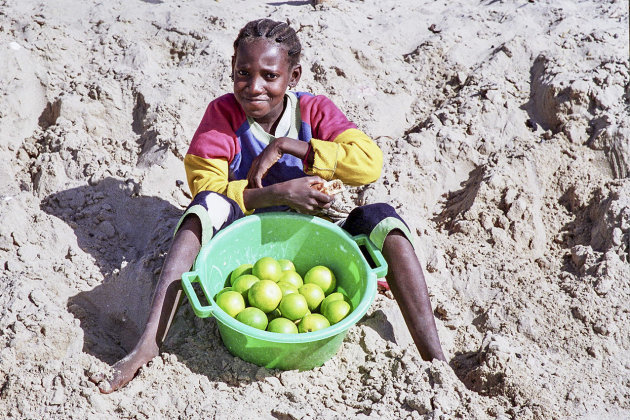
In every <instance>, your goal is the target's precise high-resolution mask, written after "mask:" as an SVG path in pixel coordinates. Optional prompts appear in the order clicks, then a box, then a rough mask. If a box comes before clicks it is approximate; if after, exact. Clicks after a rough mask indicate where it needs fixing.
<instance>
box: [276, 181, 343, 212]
mask: <svg viewBox="0 0 630 420" xmlns="http://www.w3.org/2000/svg"><path fill="white" fill-rule="evenodd" d="M323 182H325V181H324V180H323V179H322V178H320V177H318V176H308V177H302V178H297V179H292V180H290V181H285V182H281V183H278V184H275V185H274V190H275V191H274V192H275V194H276V197H277V199H278V201H279V202H280V203H281V204H283V205H286V206H289V207H291V208H292V209H294V210H297V211H299V212H300V213H306V214H315V213H319V212H320V211H322V210H324V209H328V208H329V207H330V205H331V204H332V201H333V197H331V196H329V195H328V194H324V193H323V192H321V191H318V190H316V189H315V188H313V184H321V183H323Z"/></svg>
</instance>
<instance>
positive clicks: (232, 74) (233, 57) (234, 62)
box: [230, 54, 236, 80]
mask: <svg viewBox="0 0 630 420" xmlns="http://www.w3.org/2000/svg"><path fill="white" fill-rule="evenodd" d="M234 64H236V54H234V55H233V56H232V72H231V73H230V79H232V80H234Z"/></svg>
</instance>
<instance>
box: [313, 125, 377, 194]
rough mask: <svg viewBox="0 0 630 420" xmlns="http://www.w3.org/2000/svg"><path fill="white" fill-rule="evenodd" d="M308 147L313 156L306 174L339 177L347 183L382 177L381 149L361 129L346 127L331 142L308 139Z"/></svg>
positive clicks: (359, 182)
mask: <svg viewBox="0 0 630 420" xmlns="http://www.w3.org/2000/svg"><path fill="white" fill-rule="evenodd" d="M311 147H312V149H313V153H314V159H313V165H312V167H310V168H307V172H306V173H307V174H309V175H318V176H320V177H322V178H324V179H325V180H331V179H340V180H341V181H343V182H344V184H348V185H365V184H369V183H371V182H374V181H376V180H377V179H378V178H379V177H380V176H381V170H382V168H383V152H382V151H381V149H380V148H379V147H378V146H377V145H376V143H374V142H373V141H372V139H370V138H369V137H368V136H367V134H365V133H364V132H363V131H361V130H357V129H356V128H351V129H348V130H345V131H344V132H342V133H341V134H339V135H338V136H337V137H335V139H334V140H333V141H325V140H317V139H311Z"/></svg>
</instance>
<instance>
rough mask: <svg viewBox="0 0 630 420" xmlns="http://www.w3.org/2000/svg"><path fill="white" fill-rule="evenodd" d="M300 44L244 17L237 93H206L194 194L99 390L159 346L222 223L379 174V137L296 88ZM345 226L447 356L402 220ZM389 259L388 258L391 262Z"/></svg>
mask: <svg viewBox="0 0 630 420" xmlns="http://www.w3.org/2000/svg"><path fill="white" fill-rule="evenodd" d="M300 53H301V46H300V42H299V40H298V38H297V35H296V33H295V31H294V30H293V29H292V28H291V27H289V25H287V24H286V23H281V22H274V21H272V20H269V19H261V20H256V21H253V22H249V23H248V24H247V25H245V27H243V29H241V31H240V32H239V34H238V37H237V38H236V40H235V41H234V56H233V57H232V78H233V80H234V92H233V93H230V94H226V95H224V96H221V97H219V98H217V99H215V100H214V101H212V102H211V103H210V104H209V105H208V108H207V109H206V113H205V115H204V116H203V119H202V121H201V124H200V125H199V128H198V129H197V131H196V133H195V135H194V136H193V139H192V143H191V145H190V148H189V150H188V153H187V155H186V157H185V159H184V165H185V167H186V175H187V179H188V184H189V187H190V190H191V192H192V194H193V196H194V199H193V201H192V203H191V204H190V206H189V207H188V209H187V210H186V211H185V213H184V215H183V216H182V218H181V220H180V223H179V224H178V226H177V229H176V234H175V236H174V239H173V243H172V245H171V249H170V251H169V253H168V255H167V257H166V259H165V261H164V266H163V269H162V273H161V275H160V279H159V281H158V284H157V287H156V291H155V294H154V297H153V302H152V305H151V311H150V314H149V319H148V321H147V325H146V328H145V331H144V333H143V334H142V336H141V338H140V340H139V342H138V343H137V344H136V346H135V348H134V349H133V351H132V352H131V353H130V354H129V355H127V356H126V357H125V358H123V359H122V360H120V361H118V362H117V363H116V364H115V365H114V366H113V370H114V374H113V378H112V379H111V380H109V381H108V380H105V379H104V378H103V376H102V375H100V376H96V375H95V376H93V377H92V378H90V379H91V380H92V381H93V382H95V383H97V384H98V386H99V389H100V390H101V392H104V393H109V392H112V391H114V390H116V389H118V388H120V387H122V386H124V385H125V384H127V383H128V382H129V381H130V380H131V379H133V377H134V375H135V374H136V373H137V371H138V370H139V369H140V368H141V367H142V366H143V365H144V364H146V363H147V362H148V361H150V360H151V359H152V358H154V357H155V356H157V355H158V353H159V349H160V346H161V344H162V343H163V342H164V339H165V338H166V334H167V332H168V329H169V326H170V324H171V320H172V318H173V316H174V314H175V310H176V308H177V306H178V304H179V301H180V296H181V286H180V278H181V274H182V273H183V272H185V271H188V270H189V269H190V267H191V266H192V264H193V262H194V260H195V257H196V255H197V253H198V252H199V249H200V247H201V246H202V245H203V244H205V243H206V242H207V241H209V240H210V239H211V238H212V236H213V235H214V234H216V232H217V231H219V230H220V229H222V228H224V227H226V226H228V225H229V224H230V223H232V222H233V221H234V220H236V219H238V218H240V217H243V216H244V215H247V214H251V213H253V212H254V211H258V212H260V211H269V210H278V209H281V208H285V209H286V208H291V209H294V210H296V211H299V212H303V213H309V214H317V213H321V212H322V211H325V210H326V209H328V208H329V207H330V204H331V201H332V197H331V196H329V195H327V194H324V193H323V192H320V191H319V190H318V189H317V188H314V186H316V184H320V183H322V182H324V180H330V179H339V180H341V181H343V182H344V183H346V184H349V185H364V184H368V183H371V182H374V181H376V180H377V179H378V177H379V176H380V173H381V167H382V162H383V161H382V153H381V151H380V149H379V148H378V146H377V145H376V144H375V143H374V142H373V141H372V140H371V139H370V138H369V137H368V136H367V135H366V134H365V133H363V132H361V131H360V130H358V129H357V127H356V126H355V125H354V124H353V123H351V122H350V121H348V119H347V118H346V117H345V115H344V114H343V113H342V112H341V111H340V110H339V109H337V107H336V106H335V105H334V104H333V103H332V102H331V101H330V100H329V99H328V98H326V97H325V96H321V95H320V96H313V95H311V94H308V93H303V92H293V91H291V90H288V89H293V88H295V86H296V85H297V83H298V81H299V80H300V77H301V75H302V67H301V66H300V63H299V60H300ZM342 227H343V228H344V229H345V230H347V231H348V232H349V233H350V234H352V235H358V234H361V233H364V234H367V235H369V237H370V239H371V240H372V241H373V242H374V243H375V244H376V245H377V246H378V247H380V248H381V250H382V252H383V256H384V257H385V259H386V260H387V261H388V264H389V273H388V274H387V277H386V278H387V281H388V283H389V285H390V287H391V290H392V293H393V295H394V297H395V298H396V301H397V302H398V304H399V306H400V310H401V312H402V314H403V317H404V319H405V322H406V324H407V326H408V328H409V331H410V332H411V336H412V337H413V340H414V342H415V344H416V346H417V347H418V350H419V351H420V354H421V355H422V357H423V359H425V360H432V359H439V360H445V357H444V354H443V352H442V348H441V346H440V342H439V338H438V334H437V330H436V326H435V320H434V318H433V312H432V309H431V302H430V300H429V296H428V291H427V287H426V284H425V281H424V276H423V273H422V268H421V266H420V263H419V262H418V259H417V257H416V255H415V253H414V250H413V247H412V245H411V242H410V238H411V236H410V234H409V230H408V228H407V225H406V224H405V222H404V221H403V220H402V219H401V218H400V216H399V215H398V214H397V213H396V211H395V210H394V209H393V208H392V207H391V206H389V205H387V204H371V205H367V206H362V207H359V208H356V209H355V210H353V211H352V212H351V213H350V215H349V216H348V218H347V219H346V220H345V221H343V224H342ZM394 262H395V263H394Z"/></svg>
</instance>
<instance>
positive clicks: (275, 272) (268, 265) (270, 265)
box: [252, 257, 282, 282]
mask: <svg viewBox="0 0 630 420" xmlns="http://www.w3.org/2000/svg"><path fill="white" fill-rule="evenodd" d="M252 274H253V275H255V276H256V277H258V278H259V279H261V280H273V281H275V282H277V281H278V279H279V278H280V274H282V268H281V267H280V264H279V263H278V261H276V260H275V259H274V258H271V257H262V258H261V259H259V260H258V261H256V263H255V264H254V266H253V267H252Z"/></svg>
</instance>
